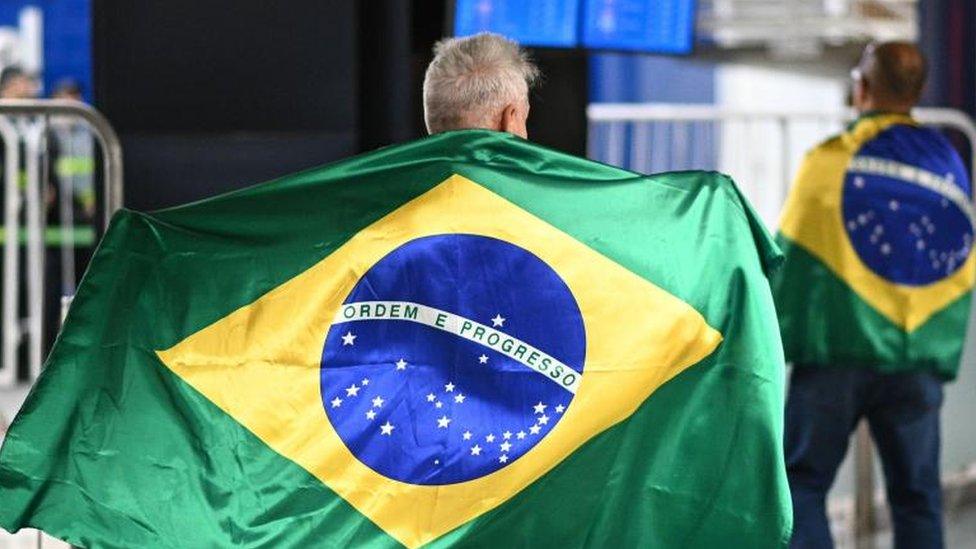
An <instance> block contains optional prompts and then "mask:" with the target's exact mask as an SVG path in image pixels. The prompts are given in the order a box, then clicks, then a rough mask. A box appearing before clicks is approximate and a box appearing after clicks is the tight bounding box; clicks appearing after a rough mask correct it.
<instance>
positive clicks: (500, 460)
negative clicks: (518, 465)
mask: <svg viewBox="0 0 976 549" xmlns="http://www.w3.org/2000/svg"><path fill="white" fill-rule="evenodd" d="M507 462H508V456H506V455H505V454H502V455H500V456H498V463H507Z"/></svg>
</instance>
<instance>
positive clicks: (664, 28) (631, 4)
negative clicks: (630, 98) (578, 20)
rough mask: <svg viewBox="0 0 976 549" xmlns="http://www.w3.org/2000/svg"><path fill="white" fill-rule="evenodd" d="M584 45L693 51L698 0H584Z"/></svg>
mask: <svg viewBox="0 0 976 549" xmlns="http://www.w3.org/2000/svg"><path fill="white" fill-rule="evenodd" d="M581 27H582V28H581V32H582V37H581V45H582V46H584V47H586V48H592V49H608V50H629V51H642V52H649V53H690V52H691V49H692V44H693V37H694V27H695V2H694V0H583V22H582V25H581Z"/></svg>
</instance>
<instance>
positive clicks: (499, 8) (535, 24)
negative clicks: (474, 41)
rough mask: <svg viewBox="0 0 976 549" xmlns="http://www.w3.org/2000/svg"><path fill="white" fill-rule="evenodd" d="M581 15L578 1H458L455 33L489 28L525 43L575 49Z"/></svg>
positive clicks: (467, 32) (462, 34) (455, 3)
mask: <svg viewBox="0 0 976 549" xmlns="http://www.w3.org/2000/svg"><path fill="white" fill-rule="evenodd" d="M579 17H580V2H579V0H531V1H526V0H455V2H454V13H453V24H454V36H469V35H472V34H476V33H479V32H483V31H489V32H495V33H498V34H501V35H504V36H507V37H509V38H511V39H513V40H515V41H516V42H518V43H520V44H523V45H526V46H541V47H555V48H572V47H575V46H577V45H578V44H579V40H578V39H577V36H578V27H579Z"/></svg>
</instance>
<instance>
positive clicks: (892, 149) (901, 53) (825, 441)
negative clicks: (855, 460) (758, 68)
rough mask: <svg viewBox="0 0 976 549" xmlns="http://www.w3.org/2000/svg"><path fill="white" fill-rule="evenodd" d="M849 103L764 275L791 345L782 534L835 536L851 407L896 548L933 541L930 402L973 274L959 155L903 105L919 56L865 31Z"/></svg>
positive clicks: (936, 433)
mask: <svg viewBox="0 0 976 549" xmlns="http://www.w3.org/2000/svg"><path fill="white" fill-rule="evenodd" d="M851 76H852V80H853V94H852V101H853V104H854V107H855V109H856V110H857V112H858V114H859V117H858V118H857V120H855V121H854V122H853V123H852V124H851V125H850V126H849V127H848V128H847V130H846V131H845V132H844V133H843V134H841V135H840V136H837V137H834V138H831V139H828V140H827V141H825V142H823V143H822V144H820V145H819V146H818V147H816V148H815V149H814V150H812V151H811V152H810V153H808V155H807V157H806V158H805V159H804V162H803V165H802V166H801V168H800V170H799V172H798V174H797V177H796V180H795V182H794V185H793V187H792V188H791V190H790V196H789V198H788V201H787V204H786V208H785V210H784V214H783V220H782V224H781V228H780V241H781V243H782V244H783V247H784V251H785V252H786V261H785V263H784V265H783V268H782V269H781V270H780V271H779V272H778V273H777V274H776V275H775V276H774V277H773V280H772V283H773V291H774V296H775V298H776V302H777V309H778V314H779V317H780V326H781V331H782V335H783V342H784V347H785V349H786V355H787V357H786V358H787V360H788V361H791V362H793V364H794V369H793V374H792V378H791V381H790V386H789V392H788V399H787V404H786V461H787V473H788V476H789V481H790V489H791V492H792V498H793V507H794V532H793V541H792V546H793V547H816V548H819V547H832V546H833V542H832V539H831V535H830V528H829V523H828V519H827V515H826V509H825V504H826V497H827V492H828V490H829V489H830V487H831V485H832V484H833V482H834V477H835V475H836V473H837V469H838V467H839V466H840V464H841V462H842V461H843V459H844V455H845V454H846V452H847V446H848V440H849V438H850V436H851V433H852V432H853V431H854V429H855V428H856V426H857V425H858V423H859V421H860V420H861V419H862V418H865V419H867V422H868V425H869V427H870V430H871V433H872V436H873V439H874V442H875V445H876V447H877V450H878V453H879V455H880V458H881V462H882V465H883V468H884V474H885V480H886V487H887V496H888V503H889V505H890V508H891V517H892V524H893V527H894V542H895V547H897V548H906V549H907V548H912V549H924V548H935V547H942V546H943V526H942V492H941V485H940V478H939V454H940V427H939V412H940V409H941V405H942V399H943V387H942V386H943V382H944V381H946V380H950V379H952V378H954V377H955V373H956V371H957V369H958V365H959V357H960V354H961V352H962V343H963V340H964V337H965V330H966V325H967V323H968V315H969V296H970V293H971V289H972V283H973V271H974V269H973V255H972V239H973V227H972V221H971V219H972V214H971V212H972V206H971V202H970V201H969V199H968V197H969V195H970V186H969V181H968V177H967V174H966V170H965V167H964V165H963V163H962V161H961V159H960V158H959V155H958V153H957V152H956V151H955V149H953V147H952V146H951V145H950V143H949V142H948V141H947V140H946V139H945V137H943V136H942V135H941V134H939V133H938V132H936V131H934V130H931V129H927V128H922V127H920V126H919V125H918V123H917V122H916V121H915V120H913V119H912V118H911V115H910V111H911V109H912V108H913V107H914V106H915V104H916V103H917V102H918V100H919V97H920V95H921V92H922V88H923V86H924V83H925V78H926V61H925V59H924V58H923V56H922V54H921V53H920V51H919V50H918V49H917V48H916V47H915V46H914V45H913V44H910V43H903V42H888V43H881V44H872V45H869V46H868V47H867V48H866V49H865V51H864V53H863V55H862V57H861V59H860V62H859V63H858V65H857V67H856V68H855V69H854V70H853V71H852V73H851Z"/></svg>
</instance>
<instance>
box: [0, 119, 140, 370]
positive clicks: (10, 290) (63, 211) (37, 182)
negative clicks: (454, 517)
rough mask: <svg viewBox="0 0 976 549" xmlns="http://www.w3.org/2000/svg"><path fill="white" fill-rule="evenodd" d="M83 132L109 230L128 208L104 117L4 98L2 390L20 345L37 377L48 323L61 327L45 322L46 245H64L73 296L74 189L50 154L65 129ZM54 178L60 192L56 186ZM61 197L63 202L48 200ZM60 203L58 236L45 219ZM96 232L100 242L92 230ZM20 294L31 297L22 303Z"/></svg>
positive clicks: (64, 284)
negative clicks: (118, 212)
mask: <svg viewBox="0 0 976 549" xmlns="http://www.w3.org/2000/svg"><path fill="white" fill-rule="evenodd" d="M77 129H83V131H84V132H86V134H87V135H88V136H89V140H90V141H92V142H93V144H97V150H98V151H99V155H98V156H99V160H100V173H101V192H100V193H96V195H95V196H97V195H98V194H100V195H101V200H102V201H101V204H100V207H99V208H95V210H94V211H99V210H100V212H101V216H102V219H101V223H95V224H96V225H100V227H101V228H102V229H104V228H105V227H107V226H108V222H109V219H111V216H112V214H113V213H115V211H116V210H118V209H119V208H121V206H122V147H121V145H120V143H119V139H118V136H117V135H116V133H115V130H114V129H113V128H112V126H111V125H110V124H109V123H108V121H107V120H106V119H105V117H103V116H102V115H101V114H100V113H99V112H98V111H96V110H95V109H93V108H91V107H89V106H87V105H85V104H83V103H79V102H74V101H59V100H2V101H0V139H2V141H3V165H4V169H3V188H4V191H3V199H4V208H3V227H4V236H3V256H2V257H3V277H2V284H3V285H2V293H0V299H2V310H0V344H2V356H0V387H4V386H11V385H13V384H14V383H16V381H17V367H18V362H19V360H20V359H21V357H20V350H21V345H22V344H26V349H27V351H26V361H27V364H28V370H29V376H30V380H33V379H36V378H37V376H38V375H39V374H40V371H41V364H42V363H43V360H44V356H43V355H44V344H45V341H44V337H45V327H46V324H47V323H55V324H56V323H57V320H58V319H57V316H56V315H47V316H48V318H45V300H46V299H49V298H50V296H48V297H46V296H45V293H46V291H45V280H46V276H45V274H46V273H45V254H46V244H45V243H46V241H48V242H50V243H52V244H54V245H57V246H59V247H60V264H61V273H60V274H61V277H60V282H61V288H62V293H67V294H71V293H73V291H74V276H75V249H74V248H75V246H76V244H77V241H76V240H77V239H76V238H75V235H76V231H75V225H74V215H73V202H72V200H73V196H74V192H75V189H74V188H73V187H72V185H71V184H70V182H67V181H66V180H67V179H68V177H67V176H66V175H64V174H62V175H64V176H63V177H52V174H54V175H57V173H56V172H52V166H51V160H52V154H51V149H52V146H54V144H55V143H57V142H58V141H59V140H60V141H62V143H61V145H62V146H64V143H63V141H64V133H65V131H74V130H77ZM95 151H96V147H90V148H89V150H88V155H89V156H91V158H89V162H90V164H88V167H90V168H91V176H92V177H94V175H95V174H96V173H98V172H97V170H95V169H94V167H95V160H96V159H95V158H94V155H95ZM80 160H81V161H84V160H85V159H84V158H81V159H80ZM66 166H67V167H69V168H70V165H68V164H66ZM56 168H58V167H56ZM55 180H56V181H57V182H58V184H57V186H56V187H55V186H53V185H52V184H51V183H52V181H55ZM93 183H94V181H93ZM55 194H56V195H57V197H58V202H57V204H54V203H53V201H49V199H51V198H53V196H54V195H55ZM55 206H56V211H57V213H58V214H59V217H60V231H53V232H52V231H48V230H47V229H48V227H47V221H48V219H47V217H48V210H51V211H55ZM93 207H94V204H93ZM93 221H97V220H95V219H93ZM91 235H92V238H91V239H92V240H94V237H93V235H94V227H91ZM22 241H23V246H22ZM22 248H23V251H22ZM22 258H23V261H24V266H23V268H22V267H21V264H20V263H21V259H22ZM25 274H26V276H24V275H25ZM22 294H23V295H24V296H25V297H26V299H24V300H23V301H22V300H21V295H22ZM21 308H23V310H24V311H23V313H24V314H22V312H21Z"/></svg>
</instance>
